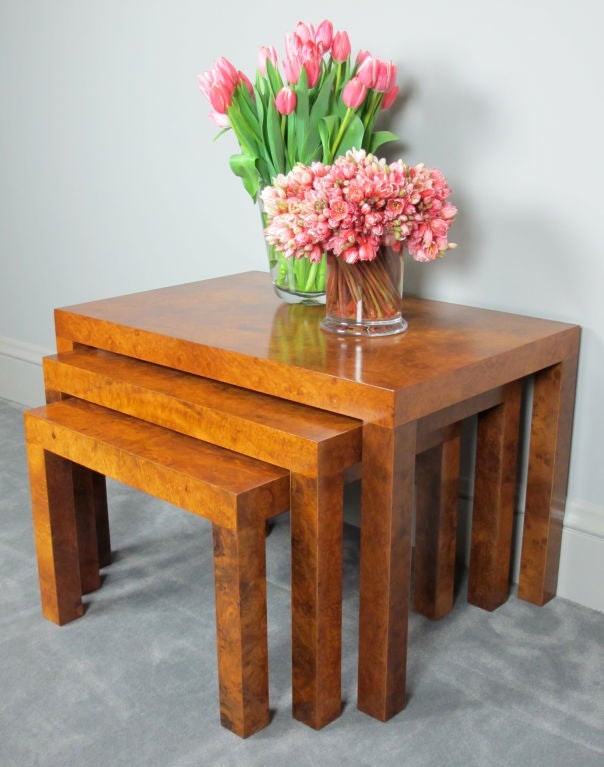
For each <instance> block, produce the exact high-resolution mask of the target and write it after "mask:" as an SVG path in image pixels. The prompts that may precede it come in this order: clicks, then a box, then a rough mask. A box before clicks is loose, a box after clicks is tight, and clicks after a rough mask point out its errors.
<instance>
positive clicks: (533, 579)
mask: <svg viewBox="0 0 604 767" xmlns="http://www.w3.org/2000/svg"><path fill="white" fill-rule="evenodd" d="M576 380H577V357H576V356H573V357H570V358H568V359H566V360H564V361H563V362H560V363H559V364H557V365H553V366H552V367H549V368H546V369H545V370H541V371H540V372H539V373H537V374H536V375H535V377H534V391H533V415H532V423H531V439H530V452H529V465H528V477H527V490H526V504H525V512H524V532H523V538H522V555H521V560H520V581H519V585H518V596H519V597H520V598H521V599H525V600H527V601H528V602H533V603H534V604H537V605H543V604H545V603H546V602H548V601H549V600H550V599H552V598H553V597H554V596H555V595H556V588H557V585H558V565H559V562H560V546H561V543H562V523H563V518H564V506H565V503H566V489H567V484H568V468H569V461H570V441H571V433H572V422H573V411H574V402H575V387H576Z"/></svg>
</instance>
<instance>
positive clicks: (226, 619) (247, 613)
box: [212, 524, 269, 738]
mask: <svg viewBox="0 0 604 767" xmlns="http://www.w3.org/2000/svg"><path fill="white" fill-rule="evenodd" d="M212 532H213V538H214V592H215V597H216V637H217V651H218V682H219V690H220V722H221V724H222V725H223V727H226V728H227V729H229V730H232V731H233V732H235V733H236V734H237V735H239V736H240V737H242V738H246V737H247V736H248V735H252V734H253V733H254V732H256V731H257V730H260V729H261V728H262V727H265V726H266V725H267V724H268V723H269V706H268V641H267V620H266V540H265V529H264V524H254V525H248V526H246V527H245V528H243V529H242V528H239V529H237V531H234V530H228V529H227V528H224V527H220V526H219V525H216V524H214V525H212Z"/></svg>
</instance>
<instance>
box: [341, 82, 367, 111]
mask: <svg viewBox="0 0 604 767" xmlns="http://www.w3.org/2000/svg"><path fill="white" fill-rule="evenodd" d="M366 95H367V87H366V86H365V85H364V84H363V83H362V82H361V80H360V79H359V77H351V78H350V80H349V81H348V82H347V83H346V85H345V86H344V90H343V91H342V101H343V102H344V103H345V104H346V106H347V107H348V108H349V109H358V108H359V107H360V106H361V104H362V103H363V101H365V96H366Z"/></svg>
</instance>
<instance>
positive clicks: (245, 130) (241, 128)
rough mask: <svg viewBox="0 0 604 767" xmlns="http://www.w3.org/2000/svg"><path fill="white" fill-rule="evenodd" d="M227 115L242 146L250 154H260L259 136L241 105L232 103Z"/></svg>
mask: <svg viewBox="0 0 604 767" xmlns="http://www.w3.org/2000/svg"><path fill="white" fill-rule="evenodd" d="M227 115H228V118H229V120H230V123H231V126H232V128H233V131H234V132H235V135H236V136H237V140H238V141H239V144H240V146H241V148H242V149H243V150H244V151H245V152H248V153H249V154H253V155H258V154H259V151H260V149H259V146H258V138H259V137H258V136H257V135H256V134H255V133H254V131H253V130H251V129H250V127H249V125H248V124H247V122H246V120H245V118H244V117H243V115H242V114H241V110H240V109H239V107H238V106H237V105H236V104H234V103H232V104H231V106H230V107H229V108H228V110H227Z"/></svg>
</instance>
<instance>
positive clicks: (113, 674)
mask: <svg viewBox="0 0 604 767" xmlns="http://www.w3.org/2000/svg"><path fill="white" fill-rule="evenodd" d="M109 496H110V513H111V524H112V537H113V549H114V552H115V556H114V562H113V564H112V565H111V566H110V567H109V568H107V569H106V570H105V571H104V583H103V587H102V589H100V590H99V591H97V592H96V593H94V594H92V595H89V596H88V597H86V603H87V611H86V614H85V616H84V617H83V618H82V619H80V620H78V621H75V622H73V623H71V624H69V625H67V626H64V627H62V628H59V627H57V626H55V625H53V624H51V623H49V622H48V621H46V620H44V619H43V618H42V616H41V613H40V607H39V598H38V584H37V573H36V565H35V558H34V548H33V539H32V528H31V519H30V504H29V488H28V480H27V471H26V464H25V454H24V447H23V438H22V413H21V408H20V407H19V406H17V405H14V404H13V403H9V402H6V401H3V400H0V503H1V514H0V521H1V526H0V584H1V590H0V609H1V612H0V765H1V767H34V766H37V765H40V766H43V767H79V766H80V765H82V766H83V767H97V765H98V766H99V767H100V765H103V766H104V767H121V766H122V765H124V767H125V766H126V765H127V766H128V767H197V766H198V765H212V767H231V766H233V767H234V766H235V765H239V766H241V767H246V766H248V765H249V766H250V767H251V766H252V765H254V766H255V765H257V766H258V767H283V765H292V767H298V765H299V766H300V767H303V766H305V765H309V767H310V766H311V765H312V766H313V767H314V766H315V765H320V766H322V767H331V765H333V766H334V767H336V765H337V767H341V766H342V765H355V766H356V767H365V766H367V767H370V766H371V767H374V766H375V765H379V766H380V767H389V765H397V766H398V765H405V767H420V766H424V765H426V766H428V765H430V766H432V765H445V764H446V765H448V767H454V766H455V765H464V766H467V765H476V766H477V767H478V766H480V767H484V766H485V765H496V766H497V767H503V765H544V767H545V766H547V767H558V766H559V767H566V766H567V765H580V766H581V767H591V766H592V765H593V767H596V765H597V767H602V765H604V734H603V731H602V727H603V725H604V686H603V681H604V669H603V640H604V615H603V614H601V613H597V612H594V611H590V610H588V609H586V608H583V607H580V606H578V605H575V604H573V603H571V602H567V601H564V600H561V599H555V600H553V601H552V602H550V603H549V604H548V605H546V606H545V607H543V608H538V607H535V606H533V605H529V604H527V603H525V602H522V601H520V600H517V599H516V598H515V597H514V596H511V597H510V599H509V601H508V602H507V603H506V604H505V605H503V606H502V607H501V608H499V609H498V610H497V611H496V612H494V613H492V614H490V613H487V612H484V611H482V610H479V609H478V608H475V607H472V606H469V605H467V604H466V602H465V595H464V589H463V581H462V583H461V587H460V591H459V594H458V596H457V600H456V606H455V609H454V611H453V612H452V613H451V614H450V615H449V616H448V617H446V618H445V619H443V620H442V621H439V622H437V623H433V622H431V621H429V620H427V619H425V618H422V617H420V616H417V615H413V616H412V617H411V623H410V644H409V664H408V666H409V672H408V689H409V702H408V705H407V708H406V709H405V711H403V712H402V713H401V714H399V715H398V716H396V717H395V718H394V719H392V720H391V721H389V722H387V723H385V724H383V723H380V722H377V721H375V720H373V719H371V718H369V717H367V716H365V715H364V714H362V713H360V712H359V711H357V709H356V706H355V694H356V688H355V687H356V679H355V666H356V634H357V624H356V621H357V608H358V596H357V580H356V578H357V570H358V555H359V538H358V530H357V529H356V528H355V527H352V526H349V525H346V527H345V580H344V608H343V612H344V619H343V622H344V625H343V640H344V653H343V663H342V672H343V692H344V698H345V708H344V711H343V713H342V716H341V717H340V718H339V719H338V720H336V721H335V722H333V723H332V724H331V725H329V726H328V727H326V728H324V729H323V730H322V731H320V732H315V731H313V730H311V729H309V728H307V727H306V726H304V725H302V724H300V723H299V722H297V721H295V720H294V719H292V717H291V688H290V671H291V663H290V639H289V597H290V591H289V551H288V548H289V542H288V535H289V529H288V517H287V515H284V516H282V517H280V518H279V519H278V520H277V524H276V526H275V529H274V530H273V532H272V534H271V535H270V536H269V538H268V540H267V556H268V572H269V593H268V600H269V646H270V663H271V675H270V691H271V707H272V708H273V710H274V717H273V721H272V723H271V724H270V726H269V727H268V728H266V729H265V730H262V731H261V732H259V733H257V734H256V735H254V736H252V737H251V738H249V739H247V740H245V741H242V740H240V739H239V738H237V737H236V736H234V735H232V734H231V733H229V732H227V731H226V730H224V729H222V728H221V727H220V725H219V723H218V706H217V681H216V671H215V667H216V654H215V634H214V614H213V611H214V605H213V583H212V560H211V531H210V526H209V524H208V523H206V522H205V521H204V520H201V519H199V518H196V517H193V515H190V514H187V513H186V512H183V511H181V510H179V509H175V508H174V507H171V506H167V505H166V504H162V503H159V502H157V501H156V500H154V499H151V498H148V497H147V496H144V495H142V494H140V493H137V492H135V491H133V490H131V489H129V488H126V487H124V486H122V485H118V484H116V483H109Z"/></svg>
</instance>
